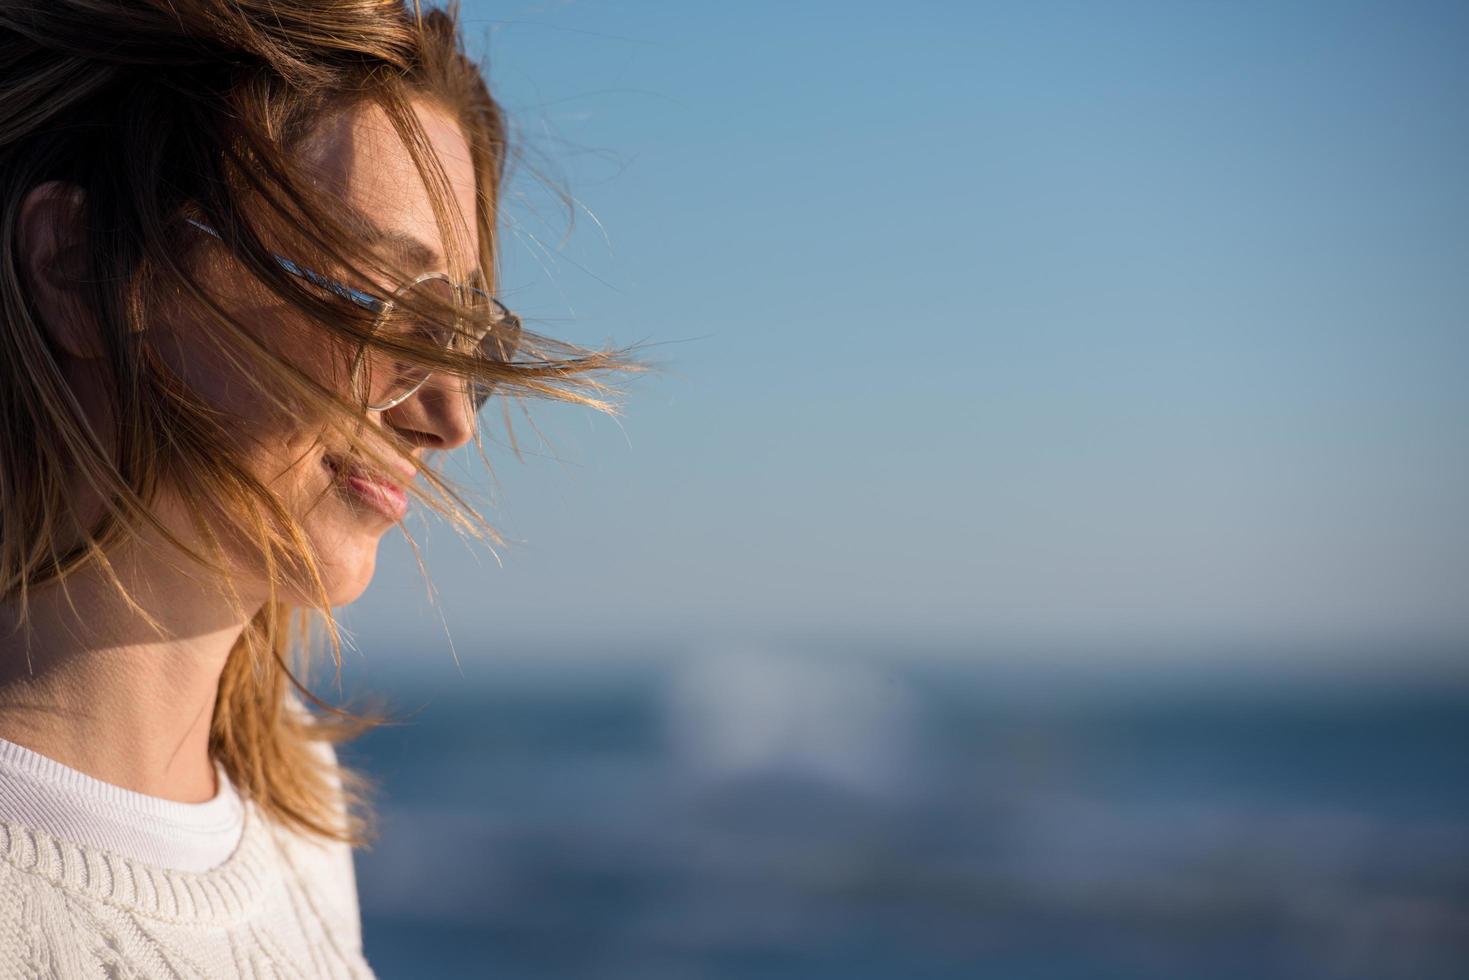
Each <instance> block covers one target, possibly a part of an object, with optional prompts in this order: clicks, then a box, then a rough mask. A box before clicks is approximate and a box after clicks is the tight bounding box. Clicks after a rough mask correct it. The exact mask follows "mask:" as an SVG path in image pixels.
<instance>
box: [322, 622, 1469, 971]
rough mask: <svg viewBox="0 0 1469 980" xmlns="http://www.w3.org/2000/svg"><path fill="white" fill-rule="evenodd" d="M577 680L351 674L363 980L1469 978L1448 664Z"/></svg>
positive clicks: (963, 665)
mask: <svg viewBox="0 0 1469 980" xmlns="http://www.w3.org/2000/svg"><path fill="white" fill-rule="evenodd" d="M1283 662H1284V661H1283ZM590 663H591V662H590V661H587V660H580V661H577V662H576V663H575V664H570V665H568V664H566V663H559V665H558V663H555V662H549V663H548V662H539V661H537V660H535V659H534V658H529V657H520V658H512V659H507V660H505V661H503V662H501V663H498V664H495V665H492V666H488V667H487V666H484V665H476V668H475V670H474V671H473V672H472V673H470V672H467V673H466V677H465V678H461V679H456V681H455V682H453V683H449V684H442V683H436V682H430V681H427V680H425V679H424V677H422V676H420V677H419V678H418V679H417V680H415V679H414V678H412V677H409V676H395V677H394V678H393V679H392V681H391V683H388V682H385V681H379V682H377V683H374V684H373V685H371V686H370V687H369V688H367V689H368V690H373V691H381V692H383V693H386V694H389V695H390V696H391V703H392V705H393V707H394V709H395V714H396V716H398V717H399V718H402V719H404V720H405V723H404V724H402V725H398V726H393V727H389V728H383V729H379V730H378V731H376V732H374V733H372V734H371V735H369V736H367V737H366V738H364V739H363V740H361V741H360V742H358V743H355V744H354V745H351V746H348V747H346V748H344V749H343V750H342V753H341V754H342V758H343V759H344V761H346V762H348V763H349V764H353V765H357V766H360V767H362V768H365V769H366V770H367V771H368V772H369V773H370V774H371V775H373V776H374V777H376V778H378V779H379V780H381V786H382V789H381V793H380V796H379V802H380V814H381V823H380V828H381V831H382V836H381V839H380V840H379V841H378V842H377V844H376V845H375V846H374V847H373V848H372V849H371V850H366V851H359V852H358V856H357V871H358V878H359V888H360V893H361V897H362V908H363V920H364V936H365V946H366V953H367V956H368V959H369V960H370V961H371V962H372V964H373V965H374V967H375V968H376V969H377V971H378V972H379V974H380V975H381V976H382V977H384V978H396V977H403V978H423V977H496V978H505V980H520V978H525V980H530V978H536V980H546V978H561V977H567V978H571V977H575V978H599V980H613V978H639V980H657V978H680V980H692V978H751V980H754V978H760V980H785V978H803V980H819V978H827V977H831V978H838V977H839V978H842V980H867V978H884V980H886V978H901V980H921V978H974V977H1002V978H1056V980H1071V978H1076V980H1083V978H1085V980H1102V978H1114V977H1116V978H1124V977H1126V978H1151V977H1159V978H1162V977H1167V978H1196V980H1203V978H1214V977H1218V978H1226V977H1227V978H1246V977H1248V978H1253V980H1270V978H1281V980H1287V978H1289V980H1300V978H1314V977H1323V978H1388V977H1393V978H1396V977H1403V978H1409V977H1411V978H1415V980H1435V978H1450V977H1469V684H1465V683H1463V682H1462V681H1460V680H1458V679H1456V678H1457V677H1462V675H1461V674H1460V675H1456V674H1443V675H1438V676H1436V678H1435V677H1433V676H1428V677H1425V678H1423V679H1420V680H1418V681H1414V680H1411V679H1408V678H1407V675H1399V674H1395V673H1392V672H1390V671H1379V672H1376V673H1373V672H1370V671H1368V672H1361V671H1358V672H1356V673H1354V674H1352V676H1351V677H1350V678H1349V679H1347V680H1335V679H1333V674H1332V671H1330V670H1329V669H1326V668H1318V669H1317V671H1316V672H1315V673H1311V672H1309V671H1308V672H1305V673H1304V674H1302V673H1296V674H1291V673H1290V672H1288V671H1285V670H1279V671H1277V670H1273V669H1271V668H1270V667H1268V665H1267V666H1264V667H1260V666H1257V667H1256V668H1252V669H1249V670H1235V669H1232V668H1229V667H1225V666H1217V665H1216V666H1215V667H1213V668H1202V667H1201V668H1188V669H1173V670H1170V671H1168V672H1167V673H1166V674H1163V673H1160V671H1158V670H1155V669H1144V668H1136V669H1121V668H1113V667H1106V666H1103V665H1101V664H1098V665H1096V666H1091V667H1085V666H1080V665H1077V664H1072V665H1070V666H1066V665H1062V664H1055V665H1053V666H1051V667H1048V668H1043V667H1034V666H1020V665H1012V666H1010V667H1004V666H997V665H996V664H994V663H983V664H982V663H976V662H974V661H973V660H966V659H962V658H949V659H943V658H930V659H921V658H920V659H915V658H912V657H901V656H884V655H883V654H881V653H871V652H869V653H863V654H855V653H844V654H835V653H826V654H819V655H816V654H812V655H804V656H795V655H779V654H775V653H771V652H769V651H754V650H741V649H727V650H723V651H714V652H703V653H698V654H688V655H683V656H667V657H649V658H644V659H642V660H635V661H627V660H619V661H617V662H615V663H606V664H600V665H590ZM349 672H350V670H349ZM456 677H457V675H456Z"/></svg>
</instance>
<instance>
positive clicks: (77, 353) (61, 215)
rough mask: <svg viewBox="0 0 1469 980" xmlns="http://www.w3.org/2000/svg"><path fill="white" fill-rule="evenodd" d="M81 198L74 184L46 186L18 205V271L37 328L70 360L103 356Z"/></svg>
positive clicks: (34, 188)
mask: <svg viewBox="0 0 1469 980" xmlns="http://www.w3.org/2000/svg"><path fill="white" fill-rule="evenodd" d="M84 202H85V194H84V193H83V191H82V189H81V188H80V187H77V186H76V185H74V184H67V183H63V182H61V181H59V180H51V181H47V182H46V183H44V184H39V185H37V186H36V187H33V188H31V189H30V191H29V192H27V194H26V196H25V200H24V201H22V202H21V205H20V228H19V235H18V239H19V241H18V244H19V247H20V255H19V260H20V266H21V269H22V271H23V273H24V274H25V277H26V282H27V285H29V286H30V288H31V290H32V295H33V297H34V299H35V306H36V310H37V312H39V314H40V316H41V325H42V326H43V327H44V328H45V330H46V333H47V334H48V335H49V336H50V337H51V339H52V341H53V342H54V343H55V345H56V346H57V347H59V348H60V349H61V350H64V351H66V352H67V353H68V354H70V355H71V356H73V357H79V358H93V357H101V356H102V338H101V331H100V327H99V326H98V323H97V318H96V316H95V315H93V314H92V313H91V311H90V310H89V309H88V308H87V296H86V293H85V291H84V290H83V288H82V287H83V283H84V277H85V276H86V275H87V263H86V257H87V256H86V234H85V232H86V229H85V227H84V226H83V204H84Z"/></svg>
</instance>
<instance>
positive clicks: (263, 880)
mask: <svg viewBox="0 0 1469 980" xmlns="http://www.w3.org/2000/svg"><path fill="white" fill-rule="evenodd" d="M0 860H4V861H6V862H7V863H9V864H11V865H13V866H15V867H16V868H18V869H20V870H21V871H25V872H29V873H31V874H35V875H39V876H40V877H42V878H44V879H46V880H47V881H50V882H51V883H52V884H55V885H57V886H58V887H60V888H63V889H66V890H68V891H72V892H75V893H78V894H82V895H87V896H90V897H93V898H97V899H100V900H102V901H104V902H108V903H110V904H113V905H117V906H121V907H123V908H126V909H129V910H130V911H136V912H138V913H140V914H143V915H147V916H151V917H154V918H159V919H167V920H171V921H175V922H183V921H191V922H213V923H228V922H239V921H242V920H244V919H246V918H249V917H250V915H251V913H252V911H253V910H254V909H255V908H256V907H257V906H258V905H259V904H260V900H261V897H262V896H263V895H264V893H265V892H266V890H267V883H268V882H269V880H270V878H271V867H272V864H273V861H274V845H273V841H272V838H271V833H270V827H269V826H268V825H267V824H266V823H265V821H264V819H263V818H262V817H261V815H260V814H259V812H258V811H257V810H256V808H255V807H254V806H253V805H250V804H247V805H246V806H245V827H244V833H243V835H242V836H241V838H240V844H239V846H238V847H237V848H236V849H235V851H234V853H233V854H231V855H230V856H229V858H228V859H227V860H226V861H225V862H224V863H223V864H221V865H219V866H218V867H215V868H211V869H209V870H208V871H201V872H193V871H178V870H173V869H170V868H161V867H158V866H156V865H150V864H146V863H144V862H142V861H135V860H131V859H128V858H124V857H121V856H119V855H117V854H114V853H112V852H111V851H105V850H101V849H99V848H95V847H87V846H84V845H81V844H77V843H74V842H72V841H68V840H62V839H60V838H57V837H55V836H53V835H51V834H48V833H46V832H45V831H42V830H36V829H34V828H31V827H26V826H24V825H21V824H15V823H4V822H0Z"/></svg>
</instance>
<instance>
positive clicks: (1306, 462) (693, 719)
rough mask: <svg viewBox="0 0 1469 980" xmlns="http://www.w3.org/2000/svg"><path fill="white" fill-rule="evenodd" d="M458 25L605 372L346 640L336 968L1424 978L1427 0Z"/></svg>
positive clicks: (466, 458)
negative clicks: (360, 831) (356, 949)
mask: <svg viewBox="0 0 1469 980" xmlns="http://www.w3.org/2000/svg"><path fill="white" fill-rule="evenodd" d="M463 19H464V21H465V24H466V29H467V33H468V41H469V48H470V50H471V52H472V53H474V54H475V55H476V56H479V57H483V58H485V59H487V66H488V69H487V74H488V76H489V79H490V81H491V84H492V89H493V91H494V92H495V93H496V95H497V97H498V98H499V99H500V100H501V101H502V102H503V103H504V105H505V106H506V108H507V109H508V110H509V111H510V113H511V115H512V117H513V119H514V121H515V123H516V126H517V139H518V141H519V145H520V149H521V151H522V154H523V159H522V160H521V162H520V164H519V166H518V167H517V169H516V172H515V175H514V177H513V179H512V181H511V185H510V188H509V190H508V192H507V195H506V200H505V203H504V210H505V216H506V220H507V223H508V227H507V231H506V235H505V248H506V266H505V270H504V272H505V275H504V281H503V283H502V294H503V295H504V297H505V299H506V300H507V302H509V303H510V304H511V305H512V306H514V307H515V308H517V309H518V310H520V311H522V312H523V313H524V314H525V315H526V316H527V318H528V319H529V320H531V321H532V322H533V323H534V324H535V326H536V328H537V329H540V330H542V331H544V332H548V333H551V334H553V335H558V336H562V337H565V338H568V339H571V340H575V341H578V342H582V343H587V344H594V345H596V344H601V343H603V342H607V341H612V342H615V343H619V344H625V343H632V342H645V343H647V344H648V345H649V346H648V347H647V349H646V351H645V356H646V357H647V359H648V360H650V361H653V362H655V363H656V364H657V365H659V367H660V371H659V372H658V373H657V374H654V375H649V376H645V377H642V378H640V379H637V380H636V382H635V383H634V384H632V385H631V386H629V388H628V392H627V395H626V397H625V399H624V402H623V407H624V411H623V414H622V415H621V417H620V418H617V419H612V418H608V417H605V416H598V415H595V414H593V413H591V412H588V411H583V410H569V409H565V408H561V407H558V406H533V407H532V413H531V420H530V421H527V420H526V419H525V418H524V417H520V416H517V419H518V422H517V425H516V427H515V431H516V435H517V439H518V441H519V448H520V451H521V457H522V458H521V459H519V460H517V459H516V455H515V453H514V452H513V451H512V450H511V448H510V447H509V446H508V445H507V440H506V438H505V436H504V432H503V427H498V428H496V427H492V429H491V438H493V439H494V440H495V441H494V442H493V444H492V445H490V452H491V455H492V458H493V460H494V462H495V469H494V473H493V476H491V475H490V474H487V473H485V472H484V470H483V467H482V465H481V464H480V463H479V461H478V459H477V458H475V457H474V456H473V454H472V453H468V452H466V453H463V454H460V456H458V457H456V458H454V459H452V460H450V461H449V464H448V467H447V468H448V470H449V472H450V473H451V474H452V475H455V476H457V477H459V478H461V479H463V480H465V481H467V482H468V483H469V484H470V485H471V486H472V487H474V488H475V490H476V492H478V493H479V494H481V499H483V500H486V501H488V502H489V505H490V506H491V508H492V511H491V513H492V516H493V518H494V519H495V520H496V522H497V524H498V526H499V527H500V528H501V530H502V531H503V532H504V534H505V536H506V538H507V544H506V546H505V547H502V548H499V549H498V552H499V554H498V559H497V557H496V556H495V555H492V554H491V553H490V552H489V551H488V550H487V549H485V548H483V547H480V546H473V547H471V546H469V545H466V544H464V543H462V542H461V541H460V540H459V539H458V538H456V536H455V535H454V533H453V532H452V530H451V529H449V528H448V527H446V526H443V525H441V524H439V523H437V522H434V521H428V520H426V519H424V518H423V517H422V515H414V516H412V517H410V519H409V523H408V526H409V529H410V531H411V533H412V534H413V535H414V536H415V538H417V540H418V541H419V543H420V545H421V547H422V557H423V560H424V563H425V565H426V567H427V569H428V572H429V575H430V577H431V581H432V591H433V595H432V596H431V595H430V589H429V587H428V586H427V585H426V584H425V582H424V579H423V576H422V574H421V573H420V571H419V567H418V564H417V561H416V559H415V556H414V552H413V550H412V548H410V547H409V546H408V544H407V543H406V542H405V541H403V540H401V539H394V538H393V537H391V536H390V538H388V539H385V541H384V545H383V548H382V552H381V555H380V560H379V566H378V571H377V576H376V578H375V580H374V583H373V585H372V587H371V589H370V591H369V592H368V593H367V594H366V595H365V596H364V597H363V598H362V599H361V600H359V601H358V602H357V603H355V604H354V605H353V606H351V607H349V608H348V609H346V610H344V611H343V617H344V625H345V626H346V627H347V628H348V629H349V630H350V634H351V644H350V647H349V649H348V650H347V651H346V654H345V664H344V672H343V683H342V687H341V689H340V696H341V697H347V698H350V697H352V696H360V695H366V694H370V693H379V694H384V695H386V696H388V697H389V699H390V704H391V705H392V706H393V708H394V709H395V711H396V713H397V715H398V717H399V718H400V719H401V721H402V724H400V725H396V726H393V727H389V728H384V729H381V730H379V731H377V732H375V733H373V734H372V735H370V736H369V737H367V738H366V739H364V740H362V741H361V742H359V743H357V744H355V745H353V746H350V747H348V748H345V749H344V750H343V752H342V755H343V758H344V760H345V761H347V762H349V763H351V764H354V765H357V766H360V767H362V768H364V769H366V770H367V771H368V772H369V773H370V774H372V775H373V776H374V777H376V778H377V779H379V780H380V781H381V784H382V792H381V796H380V800H379V802H380V806H381V811H380V812H381V828H382V837H381V839H380V840H379V842H378V843H377V844H376V845H375V846H374V847H373V848H372V849H371V850H365V851H360V852H358V855H357V869H358V876H359V882H360V889H361V897H362V908H363V917H364V929H365V945H366V952H367V955H368V958H369V960H370V961H371V962H372V963H373V965H374V966H375V968H376V969H377V970H378V971H379V973H380V974H381V975H382V976H383V977H385V978H393V977H426V976H445V977H466V976H493V977H497V978H553V977H568V978H571V977H575V978H581V977H595V978H623V977H627V978H633V977H636V978H664V977H667V978H725V977H729V978H820V977H841V978H843V980H865V978H889V977H891V978H904V980H911V978H959V977H965V978H970V977H1005V978H1011V977H1029V978H1068V980H1069V978H1111V977H1118V978H1122V977H1170V978H1171V977H1188V978H1211V977H1220V978H1223V977H1230V978H1236V977H1251V978H1277V977H1278V978H1301V977H1331V978H1336V977H1341V978H1358V977H1362V978H1368V977H1371V978H1379V977H1405V978H1406V977H1412V978H1425V980H1432V978H1443V977H1466V976H1469V384H1466V383H1465V375H1466V367H1469V176H1466V175H1469V107H1466V106H1469V103H1466V99H1465V95H1466V92H1469V6H1466V5H1465V4H1463V3H1461V2H1457V0H1455V2H1442V3H1439V2H1428V0H1424V2H1411V3H1396V4H1388V3H1355V2H1348V0H1332V2H1326V0H1322V2H1289V0H1287V2H1280V0H1276V2H1269V3H1265V2H1241V3H1230V4H1223V3H1214V2H1186V0H1182V2H1181V0H1174V2H1167V3H1161V2H1159V3H1134V2H1110V3H1081V2H1076V3H1064V2H1051V0H1040V2H976V3H959V2H948V3H925V2H913V3H907V4H901V5H899V4H892V3H866V2H847V3H831V2H824V3H807V4H780V3H773V2H772V3H762V2H750V3H741V4H708V3H701V4H672V3H654V2H612V0H607V2H600V0H574V2H573V0H565V2H550V0H548V2H541V3H525V2H519V0H506V2H494V3H491V2H487V0H464V2H463ZM556 188H561V189H564V190H565V191H566V192H568V193H569V194H570V195H571V197H572V199H573V203H572V205H571V207H570V209H568V208H567V207H566V206H564V205H563V204H562V203H561V202H560V201H559V200H558V197H557V194H556V192H555V191H556ZM573 218H574V221H573V220H572V219H573ZM531 422H533V423H534V427H532V424H531ZM318 690H320V691H321V692H322V693H323V694H324V695H325V696H328V697H338V694H339V692H338V689H337V688H336V686H335V684H334V683H333V682H330V681H328V680H326V679H325V678H324V679H323V680H322V681H321V682H320V683H319V684H318Z"/></svg>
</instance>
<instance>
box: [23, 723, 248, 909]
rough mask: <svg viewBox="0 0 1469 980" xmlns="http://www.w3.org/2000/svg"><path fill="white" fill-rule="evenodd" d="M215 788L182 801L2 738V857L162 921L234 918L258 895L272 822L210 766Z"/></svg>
mask: <svg viewBox="0 0 1469 980" xmlns="http://www.w3.org/2000/svg"><path fill="white" fill-rule="evenodd" d="M216 773H217V775H218V779H219V792H218V793H217V794H216V796H215V798H214V799H212V800H208V801H206V802H204V803H179V802H176V801H173V800H165V799H162V798H160V797H154V796H147V795H145V794H142V793H137V792H134V791H132V790H128V789H124V788H123V787H121V786H115V785H113V784H111V783H107V782H103V781H102V780H100V779H96V778H95V777H92V776H89V775H87V774H86V773H83V772H80V771H78V770H76V769H72V768H70V767H68V766H65V765H62V764H61V763H60V762H57V761H56V760H54V759H51V758H49V757H47V756H44V755H41V754H40V753H37V752H34V751H32V750H31V749H28V748H25V747H24V746H21V745H18V744H16V743H14V742H10V741H7V740H5V739H0V859H3V860H5V861H7V862H8V863H10V864H12V865H14V866H15V867H17V868H20V869H21V870H23V871H28V872H31V873H34V874H37V875H40V876H42V877H44V878H46V879H48V880H50V881H52V882H54V883H55V884H57V885H60V886H61V887H63V888H67V889H71V890H74V891H77V892H81V893H85V894H88V895H92V896H94V897H96V898H100V899H103V900H105V901H108V902H112V903H114V904H119V905H124V906H128V907H130V908H133V909H135V910H137V911H139V912H141V913H144V914H148V915H153V916H158V917H163V918H168V919H226V920H228V919H234V918H236V917H238V916H240V915H243V914H245V913H246V912H247V911H248V910H249V908H250V907H251V905H252V903H253V902H254V901H255V900H256V899H257V898H258V896H259V892H260V887H261V881H262V878H261V871H262V869H263V868H264V866H265V864H266V863H268V861H269V858H270V855H271V841H270V833H269V827H268V826H267V825H266V824H265V822H264V820H263V819H262V817H261V815H260V813H259V812H258V810H256V809H255V808H254V807H253V806H251V805H249V804H247V803H245V802H243V801H242V800H241V799H240V797H239V795H238V794H237V793H236V791H235V788H234V786H233V785H232V784H231V783H230V781H229V778H228V776H227V775H226V774H225V772H224V770H223V768H222V767H219V766H218V764H216Z"/></svg>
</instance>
